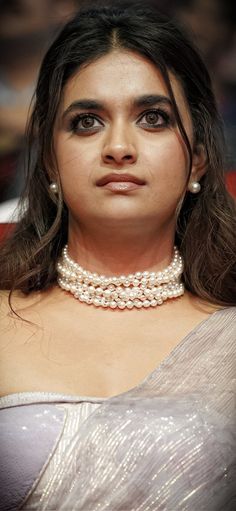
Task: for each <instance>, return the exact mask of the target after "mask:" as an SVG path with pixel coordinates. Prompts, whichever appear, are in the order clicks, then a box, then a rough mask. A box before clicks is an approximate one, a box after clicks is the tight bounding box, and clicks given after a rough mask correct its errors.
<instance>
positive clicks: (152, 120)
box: [139, 109, 170, 128]
mask: <svg viewBox="0 0 236 511" xmlns="http://www.w3.org/2000/svg"><path fill="white" fill-rule="evenodd" d="M142 119H146V122H142ZM140 121H141V124H142V125H143V126H146V127H149V128H159V127H164V126H169V124H170V116H169V114H168V113H167V112H165V111H164V110H159V109H158V110H157V109H155V110H148V111H147V112H144V113H143V114H142V116H141V117H140V118H139V122H140Z"/></svg>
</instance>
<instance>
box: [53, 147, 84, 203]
mask: <svg viewBox="0 0 236 511" xmlns="http://www.w3.org/2000/svg"><path fill="white" fill-rule="evenodd" d="M55 151H56V154H57V166H58V172H59V175H60V179H61V184H62V190H63V195H64V198H65V200H66V197H67V196H68V195H69V196H70V197H78V193H79V194H80V195H83V194H84V193H85V191H86V188H87V187H86V185H87V183H88V180H89V178H90V173H89V171H90V164H91V160H90V161H89V156H88V154H89V153H88V151H86V150H85V149H81V148H80V147H78V144H76V143H73V142H71V141H68V140H63V139H62V140H60V141H59V142H58V143H57V145H56V146H55Z"/></svg>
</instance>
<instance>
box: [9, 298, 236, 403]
mask: <svg viewBox="0 0 236 511" xmlns="http://www.w3.org/2000/svg"><path fill="white" fill-rule="evenodd" d="M231 311H236V307H234V306H232V307H224V308H221V309H218V310H216V311H215V312H213V313H211V314H209V315H208V316H207V318H205V319H203V320H202V321H200V323H198V324H197V325H196V326H195V327H194V328H193V329H192V330H191V331H190V332H189V333H188V334H186V335H185V336H184V337H183V339H182V340H181V341H179V343H178V344H177V345H176V346H175V347H174V348H173V349H172V350H171V352H170V353H169V355H167V356H166V357H165V358H164V360H162V362H161V363H160V364H159V365H158V366H156V367H155V368H154V369H153V371H151V372H150V373H149V374H148V375H147V376H146V377H145V378H144V379H143V380H142V381H141V382H140V383H138V384H137V385H135V386H134V387H132V388H130V389H128V390H126V391H125V392H121V393H119V394H115V395H114V396H108V397H101V396H80V395H77V394H64V393H61V392H50V391H24V392H15V393H12V394H6V395H5V396H2V397H0V409H1V407H2V408H5V407H6V408H7V407H8V406H9V404H8V403H10V402H11V401H12V402H14V400H15V401H16V400H17V399H18V398H19V397H22V402H21V403H18V405H24V404H31V403H32V404H34V403H35V401H34V399H33V398H36V397H38V398H39V401H37V403H38V402H50V401H53V402H58V403H59V402H60V403H61V402H68V403H74V402H76V403H83V402H86V403H87V402H89V403H101V404H102V403H103V402H108V401H111V400H113V399H119V398H122V397H125V396H126V395H128V394H129V393H133V392H136V391H138V390H140V388H142V387H144V386H145V385H146V383H147V382H148V381H149V380H151V379H152V378H153V376H154V374H156V373H159V372H160V371H161V370H162V368H163V366H165V365H166V364H169V362H170V360H171V359H172V358H173V357H175V355H176V353H178V352H179V351H181V350H182V348H183V346H184V345H185V344H186V343H187V342H188V341H189V338H191V337H192V336H195V335H197V334H199V332H201V330H202V329H204V328H205V326H206V325H207V326H208V324H211V322H212V321H214V320H215V318H217V319H218V316H219V318H220V316H221V314H222V313H224V312H231ZM4 401H5V403H4ZM12 406H17V405H12Z"/></svg>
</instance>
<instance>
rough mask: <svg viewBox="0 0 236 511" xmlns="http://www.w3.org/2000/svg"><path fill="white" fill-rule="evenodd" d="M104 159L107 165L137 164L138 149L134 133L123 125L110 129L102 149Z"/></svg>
mask: <svg viewBox="0 0 236 511" xmlns="http://www.w3.org/2000/svg"><path fill="white" fill-rule="evenodd" d="M102 159H103V161H104V162H105V163H117V164H118V165H121V164H124V163H129V164H132V163H135V162H136V161H137V148H136V144H135V142H134V137H133V136H132V133H131V132H130V131H129V130H128V129H126V128H125V127H124V126H123V125H120V126H116V127H113V128H110V130H109V132H108V133H107V137H106V139H105V142H104V146H103V149H102Z"/></svg>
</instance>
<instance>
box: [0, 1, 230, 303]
mask: <svg viewBox="0 0 236 511" xmlns="http://www.w3.org/2000/svg"><path fill="white" fill-rule="evenodd" d="M114 48H120V49H122V48H124V49H127V50H130V51H134V52H136V53H138V54H140V55H142V56H144V57H145V58H146V59H149V60H150V61H151V62H153V63H154V64H155V65H156V66H157V68H158V69H159V70H160V71H161V73H162V75H163V78H164V80H165V83H166V86H167V88H168V92H169V95H170V99H171V101H172V104H173V110H174V114H175V117H176V122H177V125H178V127H179V130H180V132H181V135H182V138H183V141H184V143H185V145H186V148H187V150H188V153H189V157H190V163H191V158H192V151H191V147H190V143H189V140H188V137H187V135H186V132H185V130H184V127H183V124H182V121H181V118H180V115H179V111H178V107H177V104H176V102H175V97H174V94H173V91H172V87H171V84H170V79H169V73H168V72H169V71H171V72H172V73H173V74H174V75H175V76H176V77H177V78H178V80H179V81H180V83H181V84H182V87H183V89H184V92H185V96H186V99H187V102H188V106H189V110H190V113H191V116H192V122H193V128H194V143H195V144H202V145H203V146H204V148H205V151H206V155H207V161H208V163H207V172H206V174H205V175H204V177H203V178H202V180H201V185H202V189H201V192H200V193H199V194H198V195H194V194H191V193H189V192H187V193H186V196H185V198H184V201H183V204H182V208H181V211H180V214H179V217H178V224H177V229H176V244H177V245H178V247H179V248H180V251H181V253H182V255H183V258H184V262H185V270H184V275H183V280H184V282H185V285H186V288H187V289H188V290H189V291H191V292H192V293H193V294H194V295H197V296H199V297H201V298H203V299H206V300H208V301H210V302H212V303H215V304H218V305H232V304H235V302H236V296H235V295H236V293H235V287H236V286H235V284H236V282H235V254H236V246H235V232H236V221H235V204H234V202H233V199H232V198H231V197H230V196H229V194H228V193H227V191H226V189H225V184H224V172H223V169H224V162H223V154H224V136H223V131H222V123H221V120H220V118H219V115H218V112H217V107H216V102H215V98H214V95H213V92H212V87H211V81H210V77H209V74H208V72H207V70H206V68H205V65H204V64H203V62H202V60H201V58H200V57H199V55H198V53H197V51H196V50H195V49H194V48H193V46H192V44H190V42H189V40H188V38H187V37H186V36H184V35H183V33H182V30H180V29H179V28H178V27H177V26H176V25H175V23H173V21H171V20H170V19H168V18H166V17H164V16H163V15H160V13H158V12H157V11H156V10H155V9H154V8H151V7H150V6H149V7H147V4H146V6H145V7H142V6H140V4H137V3H135V5H132V4H131V5H127V4H126V3H124V2H123V3H120V4H118V5H116V6H111V5H107V6H101V5H99V6H98V7H97V8H96V7H90V8H86V9H83V10H81V11H80V12H79V13H78V14H77V15H76V16H75V18H74V19H73V20H72V21H70V22H69V23H68V24H67V25H66V26H65V27H64V28H63V30H62V32H61V33H60V34H59V36H58V37H57V39H56V40H55V42H54V43H53V44H52V46H51V47H50V49H49V50H48V52H47V54H46V56H45V58H44V60H43V63H42V66H41V70H40V74H39V80H38V85H37V88H36V95H35V105H34V109H33V112H32V116H31V120H30V123H29V126H28V140H29V158H28V175H27V184H26V189H25V192H24V194H23V196H22V201H24V204H26V211H25V212H24V213H23V215H22V218H21V220H20V221H19V222H18V224H17V226H16V229H15V231H14V234H13V235H12V236H11V237H10V238H9V239H8V240H7V241H6V242H5V244H4V246H3V247H2V250H1V256H0V287H1V288H2V289H10V290H11V291H12V290H14V289H20V290H21V291H23V292H24V293H26V294H28V293H30V292H32V291H36V290H44V289H47V288H49V287H50V286H52V285H53V284H54V283H55V282H56V278H57V273H56V260H57V258H58V257H59V255H60V253H61V250H62V247H63V246H64V244H65V243H66V241H67V234H68V211H67V207H66V205H65V204H64V202H63V197H62V193H61V190H60V187H59V194H58V197H57V198H56V199H55V196H54V194H53V193H52V192H51V191H50V188H49V183H50V181H51V180H52V178H53V174H54V178H55V180H57V181H58V179H59V178H58V175H57V173H56V165H55V155H54V152H53V128H54V122H55V118H56V114H57V111H58V106H59V103H60V99H61V95H62V91H63V87H64V85H65V83H66V82H67V80H68V79H69V78H70V77H71V76H72V75H73V73H74V72H75V71H78V70H79V69H80V67H81V66H82V65H84V64H87V63H90V62H93V61H95V60H96V59H99V58H100V57H101V56H103V55H105V54H107V53H109V52H110V51H112V50H113V49H114ZM49 175H50V177H49Z"/></svg>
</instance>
